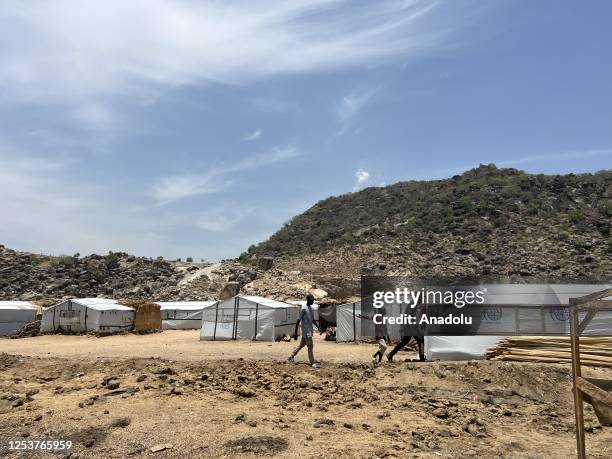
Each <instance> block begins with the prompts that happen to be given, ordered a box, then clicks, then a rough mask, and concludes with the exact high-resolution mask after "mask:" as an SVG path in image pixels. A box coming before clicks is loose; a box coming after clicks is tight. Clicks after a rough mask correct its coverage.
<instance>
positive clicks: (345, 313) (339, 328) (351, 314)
mask: <svg viewBox="0 0 612 459" xmlns="http://www.w3.org/2000/svg"><path fill="white" fill-rule="evenodd" d="M384 313H385V314H386V315H396V316H397V315H399V314H400V307H399V305H387V306H385V308H384ZM364 320H369V321H371V320H372V318H371V317H366V316H365V315H364V314H362V311H361V301H355V302H353V303H345V304H340V305H338V306H336V341H362V340H364V339H369V340H373V339H374V336H363V335H362V333H361V324H362V321H364ZM386 334H387V336H389V338H391V339H392V340H399V339H400V336H401V326H400V325H387V326H386Z"/></svg>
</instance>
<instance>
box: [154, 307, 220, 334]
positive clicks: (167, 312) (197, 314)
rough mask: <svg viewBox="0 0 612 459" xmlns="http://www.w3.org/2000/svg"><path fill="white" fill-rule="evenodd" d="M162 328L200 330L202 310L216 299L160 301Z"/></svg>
mask: <svg viewBox="0 0 612 459" xmlns="http://www.w3.org/2000/svg"><path fill="white" fill-rule="evenodd" d="M157 304H159V306H160V313H161V321H162V330H198V329H200V328H202V310H203V309H205V308H208V307H210V306H212V305H214V304H215V301H161V302H160V301H158V302H157Z"/></svg>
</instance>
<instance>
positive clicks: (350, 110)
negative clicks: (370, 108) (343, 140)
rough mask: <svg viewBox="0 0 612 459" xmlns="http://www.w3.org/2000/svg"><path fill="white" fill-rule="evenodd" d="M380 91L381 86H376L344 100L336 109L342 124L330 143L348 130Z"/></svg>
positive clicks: (349, 95) (354, 92) (356, 92)
mask: <svg viewBox="0 0 612 459" xmlns="http://www.w3.org/2000/svg"><path fill="white" fill-rule="evenodd" d="M380 89H381V87H380V86H376V87H372V88H368V89H365V90H361V91H353V92H351V93H350V94H347V95H346V96H344V97H343V98H342V100H341V101H340V103H339V104H337V105H336V107H335V110H336V114H337V116H338V119H339V120H340V122H341V123H342V124H341V126H340V128H339V129H338V130H337V131H336V133H335V134H334V135H333V136H332V137H331V139H330V140H329V142H332V141H334V140H335V139H337V138H338V137H340V136H341V135H343V134H344V133H345V132H346V131H347V130H348V128H349V126H350V124H351V121H352V120H353V118H355V117H356V116H357V115H358V114H359V113H360V112H361V111H362V110H363V109H364V108H365V107H366V106H367V105H368V104H369V103H370V102H371V101H372V99H373V98H374V96H375V95H376V93H378V91H380Z"/></svg>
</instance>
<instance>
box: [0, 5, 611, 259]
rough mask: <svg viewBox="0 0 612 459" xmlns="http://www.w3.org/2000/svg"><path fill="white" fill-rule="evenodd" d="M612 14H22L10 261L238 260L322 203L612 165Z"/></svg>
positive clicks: (4, 156) (17, 39)
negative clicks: (482, 177) (463, 180)
mask: <svg viewBox="0 0 612 459" xmlns="http://www.w3.org/2000/svg"><path fill="white" fill-rule="evenodd" d="M610 17H612V2H609V1H607V0H591V1H589V2H587V3H585V2H580V1H565V0H540V1H538V2H534V1H530V0H490V1H486V2H485V1H472V0H447V1H444V0H438V1H425V0H402V1H395V0H394V1H390V0H381V1H375V2H374V1H342V0H291V1H280V0H261V1H254V0H237V1H191V0H173V1H171V0H131V1H130V2H125V1H123V0H105V1H104V2H94V1H91V2H74V1H70V0H29V1H23V2H21V1H20V2H9V1H5V2H0V62H2V65H0V215H1V218H0V244H4V245H6V246H7V247H11V248H15V249H19V250H27V251H32V252H38V253H48V254H56V255H57V254H74V253H77V252H78V253H80V254H82V255H85V254H90V253H94V252H95V253H107V252H108V251H110V250H112V251H126V252H129V253H133V254H136V255H142V256H151V257H156V256H164V257H166V258H169V259H175V258H179V257H181V258H183V259H184V258H186V257H193V258H194V259H196V260H200V259H205V260H218V259H222V258H231V257H236V256H238V255H239V254H240V253H241V252H243V251H244V250H246V249H247V248H248V247H249V246H250V245H251V244H255V243H257V242H260V241H262V240H265V239H266V238H267V237H269V236H270V235H271V234H273V233H274V232H275V231H276V230H277V229H279V228H280V227H281V226H282V225H283V224H284V223H286V222H287V221H289V220H290V219H291V218H292V217H293V216H294V215H297V214H299V213H301V212H303V211H305V210H306V209H308V208H309V207H311V206H312V205H314V204H315V203H316V202H317V201H319V200H321V199H324V198H326V197H329V196H332V195H341V194H344V193H351V192H358V191H359V190H361V189H363V188H365V187H369V186H384V185H385V184H391V183H395V182H398V181H404V180H427V179H438V178H444V177H448V176H452V175H455V174H457V173H460V172H462V171H465V170H467V169H470V168H473V167H476V166H478V164H479V163H496V164H497V165H498V167H515V168H519V169H523V170H526V171H529V172H536V173H569V172H574V173H579V172H594V171H597V170H601V169H610V168H612V91H611V89H610V82H611V81H612V59H611V57H612V56H611V54H610V43H612V27H610V26H609V19H610Z"/></svg>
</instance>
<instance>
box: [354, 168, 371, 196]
mask: <svg viewBox="0 0 612 459" xmlns="http://www.w3.org/2000/svg"><path fill="white" fill-rule="evenodd" d="M355 179H356V181H355V185H354V186H353V191H358V190H360V189H362V188H365V187H366V186H367V185H368V183H370V173H369V172H368V171H365V170H363V169H359V170H358V171H357V172H355Z"/></svg>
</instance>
